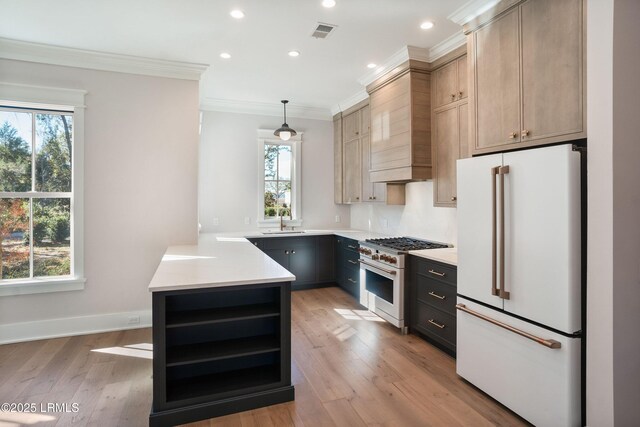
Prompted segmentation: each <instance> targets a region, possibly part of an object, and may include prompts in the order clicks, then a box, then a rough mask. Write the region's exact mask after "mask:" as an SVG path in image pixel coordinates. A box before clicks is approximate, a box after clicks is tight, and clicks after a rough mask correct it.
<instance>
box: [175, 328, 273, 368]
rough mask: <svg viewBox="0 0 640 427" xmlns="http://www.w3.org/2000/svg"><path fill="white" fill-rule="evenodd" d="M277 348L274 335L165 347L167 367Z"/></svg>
mask: <svg viewBox="0 0 640 427" xmlns="http://www.w3.org/2000/svg"><path fill="white" fill-rule="evenodd" d="M279 350H280V340H279V338H278V337H277V336H275V335H267V336H261V337H260V336H259V337H249V338H239V339H233V340H227V341H214V342H206V343H196V344H187V345H179V346H173V347H169V348H167V367H171V366H179V365H186V364H189V363H199V362H206V361H212V360H221V359H227V358H231V357H242V356H250V355H254V354H261V353H269V352H274V351H279Z"/></svg>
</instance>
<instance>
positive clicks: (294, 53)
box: [289, 50, 300, 57]
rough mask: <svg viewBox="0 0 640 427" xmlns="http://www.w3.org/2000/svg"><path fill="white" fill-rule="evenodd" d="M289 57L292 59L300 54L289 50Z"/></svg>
mask: <svg viewBox="0 0 640 427" xmlns="http://www.w3.org/2000/svg"><path fill="white" fill-rule="evenodd" d="M289 56H293V57H296V56H300V52H298V51H297V50H290V51H289Z"/></svg>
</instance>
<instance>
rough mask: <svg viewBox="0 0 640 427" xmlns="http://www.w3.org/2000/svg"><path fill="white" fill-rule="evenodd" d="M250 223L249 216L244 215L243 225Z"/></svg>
mask: <svg viewBox="0 0 640 427" xmlns="http://www.w3.org/2000/svg"><path fill="white" fill-rule="evenodd" d="M249 224H251V218H249V217H248V216H245V217H244V225H249Z"/></svg>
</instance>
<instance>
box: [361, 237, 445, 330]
mask: <svg viewBox="0 0 640 427" xmlns="http://www.w3.org/2000/svg"><path fill="white" fill-rule="evenodd" d="M358 243H359V244H360V247H359V248H358V252H360V304H362V305H364V306H365V307H367V308H368V309H369V310H370V311H372V312H374V313H376V314H377V315H378V316H380V317H382V318H383V319H384V320H386V321H387V322H389V323H391V324H392V325H394V326H396V327H398V328H400V331H401V332H402V333H406V327H405V325H404V319H405V316H404V306H405V301H404V294H405V273H404V270H405V268H404V267H405V258H406V254H407V253H408V252H409V251H413V250H420V249H437V248H448V247H451V245H449V244H446V243H440V242H432V241H428V240H420V239H414V238H412V237H392V238H384V239H367V240H363V241H360V242H358Z"/></svg>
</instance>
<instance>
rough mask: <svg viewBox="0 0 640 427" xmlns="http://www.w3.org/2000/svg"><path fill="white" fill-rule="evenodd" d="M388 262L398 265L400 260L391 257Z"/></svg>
mask: <svg viewBox="0 0 640 427" xmlns="http://www.w3.org/2000/svg"><path fill="white" fill-rule="evenodd" d="M387 261H389V262H390V263H391V264H396V263H397V262H398V259H397V258H394V257H389V259H388V260H387Z"/></svg>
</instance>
